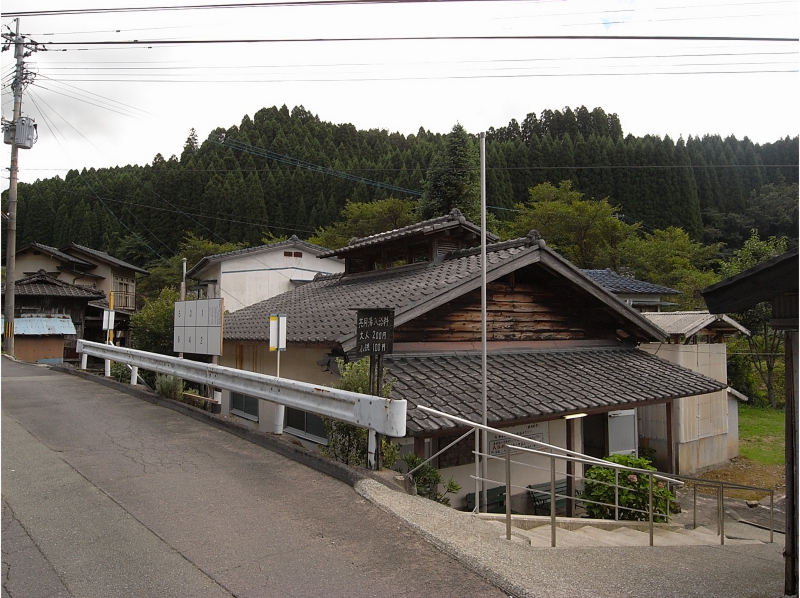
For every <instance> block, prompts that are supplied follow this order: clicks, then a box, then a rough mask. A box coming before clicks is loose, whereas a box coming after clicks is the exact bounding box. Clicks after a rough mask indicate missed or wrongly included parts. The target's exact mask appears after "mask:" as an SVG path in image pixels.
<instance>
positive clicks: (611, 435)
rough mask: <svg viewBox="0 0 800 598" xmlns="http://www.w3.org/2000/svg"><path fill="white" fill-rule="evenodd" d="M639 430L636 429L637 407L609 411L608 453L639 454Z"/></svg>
mask: <svg viewBox="0 0 800 598" xmlns="http://www.w3.org/2000/svg"><path fill="white" fill-rule="evenodd" d="M638 439H639V437H638V431H637V429H636V409H623V410H620V411H609V413H608V454H609V455H633V456H634V457H635V456H637V454H638V450H637V449H638V444H637V443H638Z"/></svg>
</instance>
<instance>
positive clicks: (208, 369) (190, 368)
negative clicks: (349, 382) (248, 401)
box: [76, 340, 407, 437]
mask: <svg viewBox="0 0 800 598" xmlns="http://www.w3.org/2000/svg"><path fill="white" fill-rule="evenodd" d="M76 350H77V352H78V353H81V354H82V355H84V356H85V355H91V356H93V357H99V358H100V359H105V360H108V361H116V362H119V363H124V364H127V365H130V366H132V367H133V368H144V369H146V370H150V371H153V372H157V373H159V374H169V375H174V376H177V377H178V378H183V379H184V380H190V381H192V382H197V383H199V384H205V385H208V386H213V387H216V388H221V389H225V390H230V391H233V392H238V393H242V394H246V395H249V396H252V397H257V398H259V399H266V400H268V401H272V402H273V403H277V404H279V405H286V406H287V407H292V408H294V409H301V410H303V411H309V412H311V413H316V414H317V415H321V416H324V417H330V418H332V419H336V420H339V421H343V422H347V423H351V424H355V425H357V426H361V427H363V428H369V429H371V430H374V431H375V432H377V433H378V434H384V435H386V436H392V437H403V436H405V434H406V408H407V403H406V401H405V400H403V399H401V400H393V399H384V398H381V397H375V396H372V395H366V394H361V393H357V392H349V391H346V390H339V389H337V388H329V387H326V386H317V385H315V384H308V383H306V382H298V381H296V380H288V379H286V378H276V377H274V376H268V375H266V374H257V373H255V372H248V371H245V370H237V369H235V368H229V367H225V366H220V365H213V364H209V363H200V362H198V361H191V360H188V359H180V358H177V357H170V356H168V355H159V354H156V353H148V352H146V351H138V350H136V349H128V348H126V347H116V346H114V345H104V344H101V343H93V342H90V341H85V340H78V342H77V346H76ZM81 367H82V368H85V367H86V363H85V358H82V359H81ZM132 381H133V378H132Z"/></svg>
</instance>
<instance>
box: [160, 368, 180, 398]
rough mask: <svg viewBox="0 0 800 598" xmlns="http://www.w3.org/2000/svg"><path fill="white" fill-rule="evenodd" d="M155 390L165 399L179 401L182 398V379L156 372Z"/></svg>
mask: <svg viewBox="0 0 800 598" xmlns="http://www.w3.org/2000/svg"><path fill="white" fill-rule="evenodd" d="M156 392H157V393H158V394H160V395H161V396H162V397H164V398H165V399H172V400H173V401H180V400H181V399H183V380H181V379H180V378H178V377H177V376H173V375H171V374H169V375H163V374H158V375H157V376H156Z"/></svg>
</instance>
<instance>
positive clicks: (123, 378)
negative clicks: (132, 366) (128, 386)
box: [111, 361, 131, 382]
mask: <svg viewBox="0 0 800 598" xmlns="http://www.w3.org/2000/svg"><path fill="white" fill-rule="evenodd" d="M111 377H112V378H114V380H116V381H117V382H130V381H131V371H130V370H129V369H128V366H127V365H125V364H124V363H120V362H118V361H112V362H111Z"/></svg>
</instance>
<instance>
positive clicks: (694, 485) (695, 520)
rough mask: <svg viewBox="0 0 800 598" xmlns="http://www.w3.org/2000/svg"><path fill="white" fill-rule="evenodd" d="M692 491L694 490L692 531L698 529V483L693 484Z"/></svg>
mask: <svg viewBox="0 0 800 598" xmlns="http://www.w3.org/2000/svg"><path fill="white" fill-rule="evenodd" d="M692 489H693V490H694V501H693V502H692V508H693V509H694V515H693V516H692V529H697V482H695V483H694V484H692Z"/></svg>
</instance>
